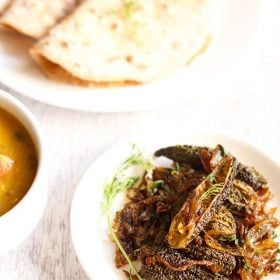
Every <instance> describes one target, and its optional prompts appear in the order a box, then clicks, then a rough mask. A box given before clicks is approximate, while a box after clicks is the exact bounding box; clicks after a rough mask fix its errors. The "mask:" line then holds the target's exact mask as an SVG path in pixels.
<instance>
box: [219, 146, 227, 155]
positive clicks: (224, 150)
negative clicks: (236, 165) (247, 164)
mask: <svg viewBox="0 0 280 280" xmlns="http://www.w3.org/2000/svg"><path fill="white" fill-rule="evenodd" d="M219 148H220V150H221V154H222V157H225V156H226V155H227V154H228V152H227V150H226V149H225V147H224V146H222V145H219Z"/></svg>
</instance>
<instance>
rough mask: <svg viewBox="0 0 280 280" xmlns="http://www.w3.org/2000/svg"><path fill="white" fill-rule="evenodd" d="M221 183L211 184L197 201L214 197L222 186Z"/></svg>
mask: <svg viewBox="0 0 280 280" xmlns="http://www.w3.org/2000/svg"><path fill="white" fill-rule="evenodd" d="M223 185H224V184H223V183H216V184H213V185H211V186H210V187H209V188H208V189H207V190H206V191H205V192H204V193H203V194H202V195H201V196H200V198H199V201H204V200H211V199H212V198H213V197H215V196H216V195H217V194H218V193H219V192H220V191H221V190H222V188H223Z"/></svg>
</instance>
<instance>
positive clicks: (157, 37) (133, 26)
mask: <svg viewBox="0 0 280 280" xmlns="http://www.w3.org/2000/svg"><path fill="white" fill-rule="evenodd" d="M211 2H212V1H211V0H172V1H171V0H106V1H104V0H89V1H85V2H84V3H82V4H81V5H80V6H78V7H77V8H76V9H75V11H74V12H73V13H72V14H71V15H69V16H68V17H67V18H66V19H65V20H63V21H62V22H61V23H60V24H58V25H57V26H55V27H54V28H53V29H52V30H51V31H50V33H49V35H48V36H46V37H45V38H43V39H42V40H40V41H39V42H38V43H37V44H36V45H35V46H34V47H33V48H32V49H31V55H32V57H33V58H34V59H35V61H36V62H37V63H38V64H39V65H40V66H41V67H42V69H43V70H44V72H45V73H46V74H47V75H48V76H49V77H51V78H55V79H58V80H64V81H66V82H69V83H75V84H82V85H95V86H99V85H101V86H106V85H120V84H121V85H123V84H131V83H144V82H149V81H151V80H155V79H158V78H160V77H162V76H164V75H166V74H167V73H170V72H172V71H174V70H176V69H178V68H181V67H183V66H185V65H186V64H187V63H189V62H190V61H191V60H192V59H193V58H194V57H195V56H197V55H198V54H199V53H201V52H202V51H203V50H204V49H205V48H206V47H207V46H208V44H209V41H210V40H211V29H210V25H209V19H210V18H211V17H210V11H211Z"/></svg>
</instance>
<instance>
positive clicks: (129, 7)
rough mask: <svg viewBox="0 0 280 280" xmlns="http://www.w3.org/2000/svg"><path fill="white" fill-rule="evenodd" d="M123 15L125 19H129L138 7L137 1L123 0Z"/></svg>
mask: <svg viewBox="0 0 280 280" xmlns="http://www.w3.org/2000/svg"><path fill="white" fill-rule="evenodd" d="M123 6H124V8H123V13H124V15H125V16H126V17H127V18H131V16H132V14H133V12H134V10H135V9H136V8H138V7H139V1H137V0H123Z"/></svg>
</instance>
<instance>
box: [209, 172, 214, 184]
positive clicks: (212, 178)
mask: <svg viewBox="0 0 280 280" xmlns="http://www.w3.org/2000/svg"><path fill="white" fill-rule="evenodd" d="M207 180H208V181H209V182H210V183H216V175H215V174H214V173H210V174H209V175H208V176H207Z"/></svg>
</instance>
